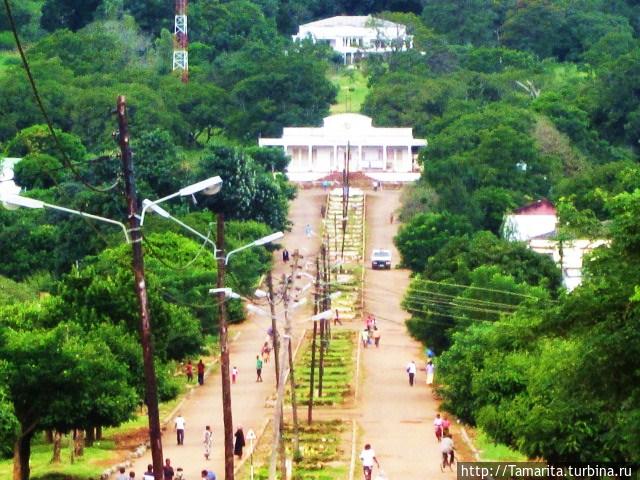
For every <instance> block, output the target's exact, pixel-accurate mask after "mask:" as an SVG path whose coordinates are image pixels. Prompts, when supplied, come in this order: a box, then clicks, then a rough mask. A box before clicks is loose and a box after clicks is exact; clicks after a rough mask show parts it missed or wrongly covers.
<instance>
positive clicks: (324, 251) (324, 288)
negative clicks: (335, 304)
mask: <svg viewBox="0 0 640 480" xmlns="http://www.w3.org/2000/svg"><path fill="white" fill-rule="evenodd" d="M321 253H322V267H323V269H326V266H327V262H326V258H327V248H326V246H325V245H322V247H321ZM320 292H321V295H322V297H321V298H322V300H321V303H320V304H321V305H322V311H325V310H328V309H327V308H326V307H327V285H326V272H323V274H322V288H321V290H320ZM326 322H327V321H326V320H320V365H319V367H318V397H321V396H322V380H323V377H324V351H325V334H326V332H325V331H326V329H327V323H326Z"/></svg>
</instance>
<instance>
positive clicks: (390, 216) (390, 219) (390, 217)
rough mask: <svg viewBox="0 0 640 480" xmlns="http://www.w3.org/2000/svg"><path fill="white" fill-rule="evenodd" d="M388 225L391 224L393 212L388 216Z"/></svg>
mask: <svg viewBox="0 0 640 480" xmlns="http://www.w3.org/2000/svg"><path fill="white" fill-rule="evenodd" d="M389 223H391V224H393V212H391V215H389Z"/></svg>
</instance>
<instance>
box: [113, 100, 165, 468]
mask: <svg viewBox="0 0 640 480" xmlns="http://www.w3.org/2000/svg"><path fill="white" fill-rule="evenodd" d="M116 113H117V115H118V144H119V145H120V152H121V159H122V173H123V176H124V186H125V197H126V199H127V213H128V221H129V232H130V238H131V248H132V250H133V259H132V267H133V275H134V279H135V281H134V286H135V290H136V295H137V297H138V306H139V308H140V343H141V344H142V360H143V364H144V387H145V402H146V404H147V412H148V418H149V442H150V444H151V458H152V463H153V472H154V474H153V475H154V478H155V480H162V479H163V470H162V464H163V461H164V460H163V455H162V434H161V431H160V412H159V409H158V386H157V383H156V382H157V380H156V372H155V367H154V365H153V338H152V336H151V312H150V311H149V297H148V295H147V284H146V281H145V276H144V252H143V250H142V232H141V231H140V217H139V216H138V199H137V195H136V182H135V176H134V173H133V157H132V155H131V146H130V144H129V126H128V122H127V103H126V99H125V97H124V96H123V95H120V96H118V100H117V105H116Z"/></svg>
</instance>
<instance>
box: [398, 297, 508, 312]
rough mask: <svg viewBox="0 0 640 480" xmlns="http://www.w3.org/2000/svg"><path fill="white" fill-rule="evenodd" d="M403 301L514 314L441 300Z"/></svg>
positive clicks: (474, 310)
mask: <svg viewBox="0 0 640 480" xmlns="http://www.w3.org/2000/svg"><path fill="white" fill-rule="evenodd" d="M405 301H406V302H410V303H414V304H418V305H446V306H450V307H454V308H461V309H463V310H470V311H473V312H483V313H492V314H497V315H510V314H513V313H515V312H508V311H506V310H489V309H484V308H478V307H474V306H470V305H460V304H457V303H454V302H447V301H441V300H424V299H421V300H415V299H410V298H409V299H405Z"/></svg>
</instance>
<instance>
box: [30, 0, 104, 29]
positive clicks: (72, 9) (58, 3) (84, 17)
mask: <svg viewBox="0 0 640 480" xmlns="http://www.w3.org/2000/svg"><path fill="white" fill-rule="evenodd" d="M100 2H101V0H88V1H87V0H45V2H44V5H43V6H42V19H41V25H42V28H44V29H45V30H48V31H50V32H52V31H54V30H57V29H59V28H68V29H70V30H73V31H75V30H79V29H80V28H82V27H84V26H85V25H86V24H88V23H89V22H91V20H93V14H94V12H95V11H96V9H97V8H98V5H100Z"/></svg>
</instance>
